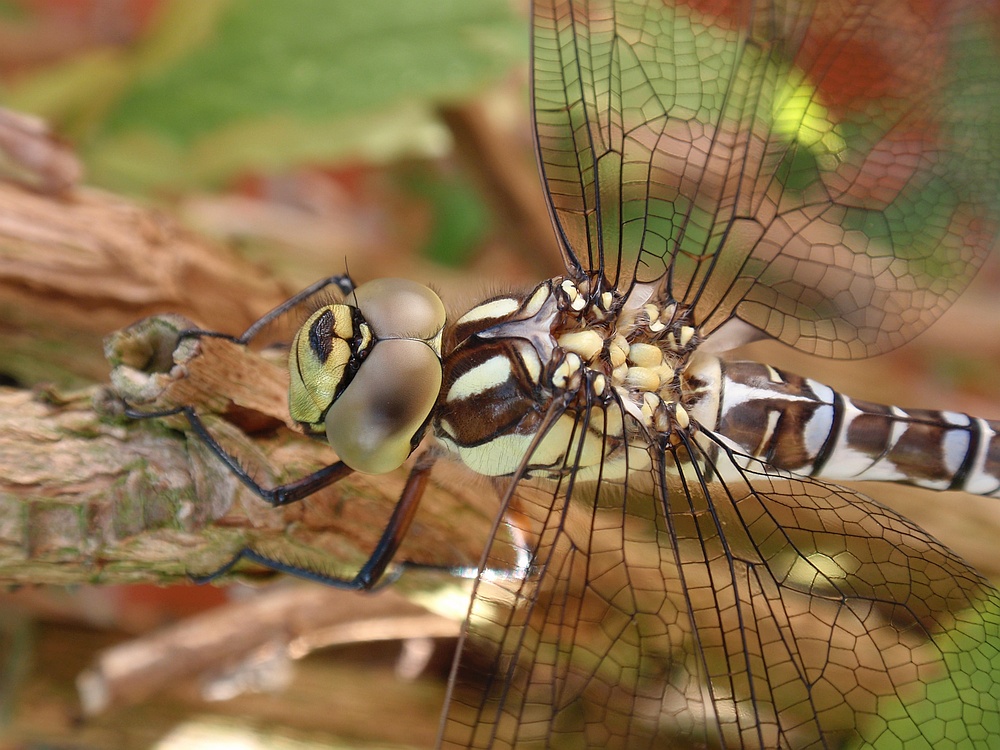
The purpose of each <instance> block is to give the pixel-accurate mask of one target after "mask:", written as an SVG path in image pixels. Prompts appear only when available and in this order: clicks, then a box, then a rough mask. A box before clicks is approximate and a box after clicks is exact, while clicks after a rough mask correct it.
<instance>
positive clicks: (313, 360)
mask: <svg viewBox="0 0 1000 750" xmlns="http://www.w3.org/2000/svg"><path fill="white" fill-rule="evenodd" d="M444 323H445V311H444V306H443V305H442V304H441V300H440V299H438V297H437V295H436V294H434V292H432V291H431V290H430V289H428V288H427V287H425V286H422V285H420V284H417V283H415V282H412V281H407V280H405V279H378V280H376V281H371V282H369V283H367V284H363V285H362V286H360V287H358V288H357V289H355V290H354V292H353V294H352V295H351V299H350V300H349V301H345V302H343V303H337V304H331V305H325V306H323V307H321V308H320V309H319V310H317V311H316V312H315V313H313V314H312V315H311V316H310V317H309V319H308V320H307V321H306V322H305V324H304V325H303V326H302V327H301V328H300V329H299V331H298V333H296V335H295V340H294V342H293V343H292V348H291V351H290V353H289V362H288V364H289V373H290V383H289V411H290V413H291V416H292V418H293V419H295V420H296V421H297V422H299V423H300V424H302V425H303V427H304V428H305V429H306V430H307V431H308V432H310V433H312V434H322V433H324V432H325V433H326V436H327V439H328V440H329V442H330V445H331V446H333V448H334V450H335V451H337V455H338V456H339V457H340V459H341V461H343V462H344V463H345V464H347V465H348V466H350V467H351V468H352V469H355V470H357V471H363V472H368V473H372V474H381V473H384V472H387V471H392V470H393V469H395V468H397V467H399V466H400V465H401V464H402V463H403V461H405V460H406V458H407V457H408V456H409V455H410V453H411V452H412V450H413V447H414V446H415V445H416V444H417V443H418V442H419V439H420V436H421V435H422V433H423V429H424V427H425V425H426V424H427V420H428V417H429V415H430V412H431V409H432V408H433V407H434V403H435V402H436V401H437V398H438V393H439V391H440V389H441V336H442V330H443V328H444Z"/></svg>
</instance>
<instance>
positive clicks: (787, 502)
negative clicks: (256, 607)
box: [443, 405, 1000, 750]
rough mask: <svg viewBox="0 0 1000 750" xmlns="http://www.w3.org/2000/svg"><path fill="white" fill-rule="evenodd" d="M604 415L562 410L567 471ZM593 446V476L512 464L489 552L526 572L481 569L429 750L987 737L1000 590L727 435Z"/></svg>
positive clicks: (888, 519) (799, 744)
mask: <svg viewBox="0 0 1000 750" xmlns="http://www.w3.org/2000/svg"><path fill="white" fill-rule="evenodd" d="M609 409H611V410H612V412H613V411H614V410H615V409H617V407H616V406H614V405H612V406H611V407H609ZM605 416H606V413H605V412H603V411H600V410H596V409H595V411H594V413H593V414H592V415H590V417H589V419H588V420H584V419H580V420H577V421H576V422H575V425H576V427H577V428H578V429H577V430H576V432H575V433H574V437H573V438H572V439H571V440H570V441H569V442H568V444H567V446H566V458H565V466H564V467H563V468H566V467H567V466H570V465H575V464H576V463H577V462H578V461H579V462H580V463H586V456H588V455H592V454H591V453H590V451H592V450H593V449H594V446H593V443H590V444H588V441H591V440H592V437H593V435H594V434H597V430H598V428H599V427H600V424H599V423H603V422H604V421H605ZM608 416H614V414H613V413H612V414H609V415H608ZM607 421H609V422H612V421H614V420H612V419H608V420H607ZM587 422H589V423H590V425H591V428H592V431H591V432H590V434H589V436H588V437H587V438H586V439H584V438H583V437H582V436H583V435H584V434H585V432H586V431H585V430H584V429H583V425H584V424H585V423H587ZM625 442H627V441H625ZM705 442H708V441H707V440H706V441H705ZM623 451H624V452H623ZM600 453H601V457H602V458H603V459H604V469H603V474H602V475H601V477H600V478H599V479H598V478H597V477H594V476H588V474H591V473H592V471H591V469H587V468H581V469H579V470H578V471H576V472H572V471H568V470H567V472H566V473H565V474H564V476H562V478H561V479H557V480H550V479H541V478H537V477H536V478H532V477H530V476H526V475H524V476H522V479H521V481H520V483H518V484H517V485H516V486H514V487H513V488H512V489H511V491H510V492H509V493H508V496H507V498H506V520H507V524H509V525H510V526H511V527H512V528H513V529H514V530H515V533H514V534H513V536H511V535H510V534H509V533H508V531H507V530H505V529H498V533H497V534H496V536H495V538H494V540H493V543H492V547H491V550H490V552H489V554H488V558H487V561H489V560H492V559H494V558H496V559H500V560H507V559H510V556H511V550H510V549H509V548H510V546H511V545H512V544H513V545H514V546H515V547H520V548H521V549H520V550H514V552H518V551H520V552H523V553H526V554H527V555H528V556H529V559H530V565H529V566H528V568H527V575H525V576H522V577H518V576H512V577H509V578H498V577H496V576H495V575H493V574H485V573H484V574H483V575H482V576H481V577H480V579H479V581H478V584H477V589H476V596H475V599H474V603H473V605H472V608H471V611H470V617H469V621H468V623H467V630H466V632H465V635H464V639H463V643H462V646H461V656H460V662H459V663H458V668H457V673H456V679H455V681H454V685H453V688H452V694H451V696H450V704H449V707H448V708H447V714H446V717H445V723H444V727H443V732H444V734H443V745H444V746H446V747H473V748H500V747H504V748H506V747H547V748H562V747H567V748H569V747H572V748H583V747H587V748H598V747H599V748H629V749H630V750H631V749H633V748H650V747H671V748H685V747H689V748H696V747H697V748H704V747H726V748H768V749H771V748H806V747H809V748H815V747H824V748H861V747H869V748H872V747H902V746H906V747H918V746H919V747H937V746H940V745H939V744H938V743H939V742H940V741H941V740H942V739H943V738H947V739H949V740H952V741H954V742H955V746H956V747H959V746H963V742H965V743H968V744H969V746H973V744H974V743H976V742H979V743H986V744H983V745H982V746H987V745H988V744H989V742H997V741H998V740H1000V703H998V700H997V698H998V695H1000V688H998V687H997V685H998V684H1000V596H998V594H997V592H996V591H995V590H993V589H992V588H990V587H989V585H988V584H986V583H985V582H984V581H983V580H982V579H981V578H980V577H979V576H978V575H977V574H976V573H974V572H973V571H972V570H971V569H970V568H969V567H968V566H967V565H966V564H965V563H963V562H962V561H961V560H959V559H958V558H957V557H956V556H955V555H954V554H952V553H951V552H949V551H948V550H947V549H945V548H944V547H942V546H941V545H940V544H939V543H937V542H936V541H934V540H933V539H931V538H930V537H928V536H927V535H926V534H925V533H924V532H922V531H921V530H920V529H918V528H916V527H915V526H913V525H912V524H910V523H908V522H907V521H905V520H904V519H902V518H901V517H899V516H897V515H895V514H894V513H892V512H891V511H889V510H886V509H885V508H883V507H881V506H879V505H878V504H876V503H874V502H872V501H871V500H868V499H867V498H864V497H862V496H860V495H857V494H855V493H853V492H850V491H847V490H844V489H840V488H836V487H833V486H831V485H827V484H823V483H820V482H817V481H812V480H803V479H788V478H785V477H781V476H778V475H777V474H776V473H775V472H773V470H769V469H767V468H766V467H765V466H763V465H761V464H758V463H756V462H753V461H752V460H750V459H747V458H746V457H733V456H732V455H730V454H729V453H727V452H726V451H725V450H724V449H723V448H715V447H712V449H711V451H710V452H708V453H706V452H703V451H702V450H701V449H700V448H697V447H696V446H693V445H692V446H690V448H688V447H686V445H685V441H681V440H675V441H673V445H672V447H671V445H670V444H669V443H668V445H667V447H666V448H665V450H663V451H662V452H661V453H659V454H658V455H657V454H655V453H654V454H652V455H650V454H646V453H645V451H642V452H639V451H638V450H637V446H632V450H631V451H629V450H628V446H627V445H623V442H622V441H620V440H619V441H612V440H610V439H605V440H604V441H603V442H602V443H601V451H600ZM640 453H641V455H640ZM624 455H627V456H629V458H627V459H624V460H627V462H628V472H627V473H625V469H624V465H623V464H622V463H621V462H620V461H621V460H623V459H622V457H623V456H624ZM691 456H694V457H695V458H696V459H697V461H698V465H697V466H696V465H695V464H692V463H690V462H689V459H690V457H691ZM581 457H583V459H584V460H582V461H581V460H580V459H581ZM530 465H531V461H530V458H529V460H528V461H527V462H526V466H527V467H528V468H529V469H530ZM709 466H711V467H713V468H712V472H713V475H715V472H718V473H722V474H729V475H731V476H732V477H734V478H733V479H732V480H730V481H728V482H727V483H722V482H720V481H707V479H706V472H707V471H708V470H709V469H708V467H709ZM751 482H752V484H751ZM511 539H513V540H515V541H513V542H512V541H511ZM487 567H489V565H487Z"/></svg>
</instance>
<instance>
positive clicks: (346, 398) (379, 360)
mask: <svg viewBox="0 0 1000 750" xmlns="http://www.w3.org/2000/svg"><path fill="white" fill-rule="evenodd" d="M440 390H441V360H440V359H439V358H438V355H437V354H436V353H435V352H434V351H433V350H432V349H431V348H430V346H428V345H427V343H425V342H423V341H415V340H413V339H388V340H383V341H379V342H378V345H377V346H374V347H372V350H371V353H370V354H369V355H368V358H367V359H366V360H365V361H364V362H363V363H362V365H361V367H360V368H359V369H358V372H357V375H355V377H354V379H353V380H352V381H351V382H350V384H349V385H348V386H347V388H345V389H344V392H343V393H341V394H340V396H339V397H338V398H337V400H336V401H334V402H333V405H332V406H330V409H329V411H328V412H327V414H326V435H327V439H328V440H329V441H330V445H331V446H333V449H334V450H335V451H336V452H337V455H338V456H339V457H340V460H341V461H343V462H344V463H345V464H347V465H348V466H350V467H351V468H352V469H354V470H356V471H362V472H365V473H368V474H384V473H386V472H389V471H392V470H393V469H396V468H398V467H399V466H401V465H402V464H403V462H404V461H405V460H406V459H407V457H408V456H409V455H410V450H411V442H412V441H413V438H414V436H415V435H416V434H417V431H418V430H419V429H420V427H421V425H423V423H424V421H425V420H426V419H427V416H428V415H429V414H430V413H431V409H433V408H434V403H435V402H436V401H437V397H438V393H439V392H440Z"/></svg>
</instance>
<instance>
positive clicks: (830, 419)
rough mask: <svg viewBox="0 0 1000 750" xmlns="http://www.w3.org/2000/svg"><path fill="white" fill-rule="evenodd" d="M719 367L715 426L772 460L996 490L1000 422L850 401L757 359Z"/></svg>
mask: <svg viewBox="0 0 1000 750" xmlns="http://www.w3.org/2000/svg"><path fill="white" fill-rule="evenodd" d="M721 366H722V373H721V378H720V385H721V389H720V398H719V409H718V424H717V427H716V431H717V432H718V433H719V434H720V435H722V436H723V437H725V438H728V439H729V440H730V441H732V442H734V443H735V444H736V445H737V446H738V447H739V448H740V449H742V450H743V451H745V452H747V453H749V454H750V455H752V456H754V457H756V458H760V459H762V460H764V461H766V462H768V463H769V464H771V465H772V466H775V467H777V468H780V469H785V470H787V471H791V472H794V473H797V474H805V475H810V476H818V477H823V478H826V479H834V480H866V481H885V482H901V483H905V484H914V485H918V486H921V487H927V488H929V489H935V490H964V491H966V492H971V493H973V494H977V495H992V496H1000V434H998V433H1000V422H996V421H990V420H986V419H980V418H977V417H970V416H969V415H967V414H962V413H959V412H951V411H937V410H931V409H902V408H900V407H898V406H886V405H882V404H875V403H870V402H867V401H856V400H854V399H852V398H850V397H848V396H845V395H844V394H842V393H838V392H836V391H834V390H833V389H832V388H830V387H829V386H826V385H823V384H822V383H818V382H816V381H814V380H811V379H809V378H803V377H800V376H798V375H793V374H790V373H786V372H781V371H779V370H776V369H774V368H772V367H769V366H767V365H762V364H758V363H756V362H734V363H726V364H722V365H721Z"/></svg>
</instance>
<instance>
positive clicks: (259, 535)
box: [0, 318, 495, 583]
mask: <svg viewBox="0 0 1000 750" xmlns="http://www.w3.org/2000/svg"><path fill="white" fill-rule="evenodd" d="M187 325H188V324H187V323H186V322H185V321H183V319H178V318H157V319H152V320H149V321H144V322H142V323H140V324H138V325H137V326H136V327H134V328H132V329H130V330H127V331H124V332H121V333H119V334H116V335H115V336H113V337H111V338H110V339H109V342H108V351H109V354H110V356H111V359H112V361H113V362H115V363H116V367H115V369H114V371H113V374H112V380H113V381H114V383H115V384H116V386H117V392H114V393H112V392H111V391H108V390H104V389H97V388H91V389H87V390H84V391H80V392H77V393H74V394H69V395H64V396H61V395H58V394H55V393H52V392H27V391H18V390H13V389H3V390H0V466H3V467H4V471H3V472H2V476H0V582H6V583H79V582H100V583H121V582H127V581H155V582H159V583H168V582H170V581H176V580H182V579H185V577H186V576H188V575H194V574H204V573H208V572H211V571H213V570H215V569H217V568H219V567H221V566H222V565H224V564H225V563H226V562H227V561H228V560H229V559H230V558H231V557H232V556H233V555H234V554H235V553H236V552H237V551H239V550H240V549H241V548H242V547H244V546H251V547H252V548H254V549H256V550H258V551H260V552H262V553H264V554H268V555H271V556H274V557H276V558H278V559H282V560H287V561H289V562H293V563H295V562H298V563H300V564H302V565H306V566H308V567H311V568H316V569H318V570H321V571H325V572H328V573H331V574H337V575H348V574H350V572H351V571H352V570H353V569H355V568H356V567H357V566H358V565H359V564H360V563H361V562H363V560H364V559H365V558H366V556H367V551H368V550H371V549H372V548H373V547H374V545H375V543H376V542H377V540H378V537H379V535H380V534H381V531H382V528H383V526H384V524H385V521H386V519H387V518H388V516H389V513H390V512H391V509H392V507H393V504H394V502H395V499H396V498H397V497H398V494H399V492H400V490H401V489H402V486H403V483H404V481H405V469H404V470H401V471H399V472H396V473H394V474H391V475H388V476H386V477H370V476H364V475H352V476H350V477H348V478H347V479H345V480H343V481H341V482H340V483H339V484H337V485H335V486H334V487H331V488H329V489H327V490H325V491H323V492H322V493H318V494H317V495H316V496H314V497H313V498H310V499H308V500H306V501H304V502H301V503H296V504H293V505H289V506H286V507H285V508H282V509H277V510H276V509H272V508H271V507H270V506H268V505H267V504H266V503H264V502H263V501H262V500H260V499H259V498H258V497H257V496H256V495H254V494H253V493H252V492H251V491H250V490H249V489H247V488H246V487H245V486H244V485H243V484H241V483H240V481H239V480H238V479H237V478H236V477H235V476H234V475H233V474H232V473H231V472H230V471H229V470H228V469H227V468H226V467H225V466H224V465H223V464H222V463H221V462H220V461H219V460H218V458H217V456H215V455H214V454H213V453H212V452H211V451H209V450H208V449H207V448H206V447H205V445H204V444H203V443H202V441H200V440H199V439H198V438H197V437H196V436H193V435H189V434H188V433H187V432H185V430H186V429H187V428H188V425H187V422H186V420H185V419H184V418H183V417H172V418H170V419H167V420H139V421H136V420H129V419H127V418H125V417H123V416H122V414H121V408H122V403H121V402H120V401H119V398H120V397H122V396H124V397H126V398H127V399H128V401H129V403H130V404H131V405H132V406H133V407H135V408H137V409H144V410H149V411H155V410H162V409H167V408H170V407H172V406H175V405H178V404H190V405H194V406H196V407H198V409H199V413H201V414H202V416H203V417H204V419H205V423H206V425H207V426H208V428H209V429H210V430H211V431H212V433H213V434H214V435H215V436H216V437H217V439H218V440H219V441H220V443H222V444H223V445H224V446H225V448H226V449H227V450H228V451H230V452H231V453H232V455H234V456H236V457H237V458H238V459H239V460H240V461H241V463H242V464H243V465H245V466H246V467H247V468H248V469H249V470H250V471H251V472H252V473H253V476H254V477H255V478H256V479H257V481H259V482H260V483H261V484H263V485H265V486H273V485H274V484H277V483H279V482H281V481H287V480H289V479H295V478H298V477H299V476H302V475H304V474H306V473H308V472H309V471H311V470H314V469H316V468H319V467H321V466H323V465H326V464H328V463H330V462H331V461H333V460H334V458H335V456H334V455H333V454H332V452H331V451H330V450H329V448H327V447H326V446H324V445H323V444H322V443H319V442H317V441H314V440H310V439H307V438H304V437H302V436H301V435H298V434H296V433H295V432H294V431H292V430H291V429H289V426H288V425H287V421H288V417H287V409H286V407H285V402H284V393H285V388H286V385H285V383H286V378H287V376H286V375H285V374H284V372H283V370H282V369H281V368H280V367H279V366H277V365H275V364H274V363H273V362H272V361H269V360H268V359H267V358H265V357H264V356H262V355H260V354H257V353H255V352H252V351H249V350H247V349H246V348H244V347H241V346H237V345H235V344H232V343H231V342H229V341H226V340H222V339H214V338H202V339H187V340H185V341H183V342H181V344H180V346H178V348H177V350H176V351H173V350H172V348H171V347H172V343H171V342H173V343H176V340H177V334H178V332H179V331H180V330H183V329H184V328H186V327H187ZM134 365H140V366H142V367H149V368H150V371H146V370H143V369H139V368H138V367H136V366H134ZM241 428H245V429H251V430H254V431H256V434H255V435H253V436H249V435H248V434H247V433H246V432H244V431H243V429H241ZM443 469H444V470H443V472H442V473H441V476H439V477H438V478H437V480H436V481H435V483H434V484H432V486H431V491H429V492H428V493H427V495H426V497H425V500H424V503H425V506H424V507H422V510H421V513H420V514H419V515H418V518H417V521H416V525H415V528H414V529H413V530H412V533H411V534H410V535H409V536H408V539H407V543H406V545H404V548H403V551H402V552H403V555H404V556H406V557H408V558H410V559H414V560H419V561H420V562H427V563H432V564H437V565H455V564H460V565H474V564H475V563H476V562H477V560H478V557H479V555H480V554H481V551H482V549H483V544H484V543H485V538H486V534H487V531H488V529H489V524H490V521H491V517H492V514H493V512H495V507H494V508H491V507H490V505H491V498H490V495H489V493H483V492H482V491H479V492H476V488H475V487H469V486H468V484H467V483H466V485H465V486H464V487H462V486H460V485H459V484H458V483H455V482H452V483H449V480H448V470H447V467H443ZM492 503H493V504H494V506H495V500H493V501H492Z"/></svg>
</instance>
